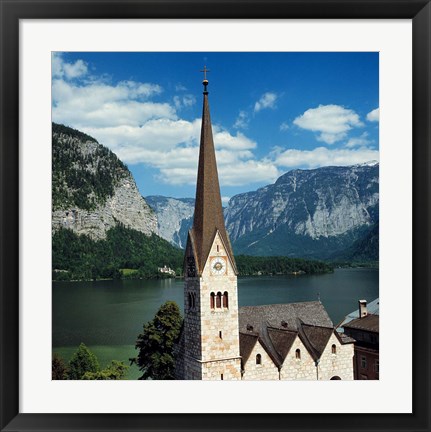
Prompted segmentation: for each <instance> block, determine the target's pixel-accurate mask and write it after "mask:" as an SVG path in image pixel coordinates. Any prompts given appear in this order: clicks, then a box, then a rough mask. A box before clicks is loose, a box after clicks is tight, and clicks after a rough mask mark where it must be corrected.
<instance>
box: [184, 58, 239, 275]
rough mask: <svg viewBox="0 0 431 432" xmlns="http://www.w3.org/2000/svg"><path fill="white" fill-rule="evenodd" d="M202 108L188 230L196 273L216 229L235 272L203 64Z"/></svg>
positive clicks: (207, 251) (199, 269) (199, 270)
mask: <svg viewBox="0 0 431 432" xmlns="http://www.w3.org/2000/svg"><path fill="white" fill-rule="evenodd" d="M201 72H204V80H203V81H202V84H203V86H204V91H203V95H204V97H203V99H204V100H203V110H202V127H201V140H200V149H199V166H198V178H197V185H196V202H195V214H194V221H193V228H192V230H191V233H192V238H193V243H194V249H195V253H196V258H197V261H198V262H197V268H198V272H199V273H200V274H201V273H202V270H203V267H204V266H205V263H206V261H207V259H208V255H209V253H210V249H211V246H212V243H213V241H214V237H215V234H216V232H217V230H218V231H219V233H220V236H221V238H222V239H223V242H224V245H225V249H226V252H227V254H228V256H229V258H230V260H231V263H232V266H233V268H234V270H235V273H236V266H235V260H234V257H233V253H232V248H231V245H230V241H229V237H228V235H227V232H226V227H225V224H224V216H223V207H222V203H221V196H220V186H219V181H218V173H217V162H216V157H215V149H214V141H213V134H212V127H211V118H210V109H209V103H208V89H207V87H208V80H207V77H206V73H207V72H209V71H208V69H207V68H206V66H205V67H204V70H203V71H201Z"/></svg>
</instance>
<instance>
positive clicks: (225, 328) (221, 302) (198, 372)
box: [183, 67, 241, 380]
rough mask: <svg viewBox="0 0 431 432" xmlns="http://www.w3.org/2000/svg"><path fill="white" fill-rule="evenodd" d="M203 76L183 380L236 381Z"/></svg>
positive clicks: (231, 305) (227, 261)
mask: <svg viewBox="0 0 431 432" xmlns="http://www.w3.org/2000/svg"><path fill="white" fill-rule="evenodd" d="M202 72H204V74H205V75H204V80H203V86H204V92H203V112H202V128H201V138H200V149H199V167H198V177H197V186H196V203H195V213H194V222H193V227H192V229H191V230H190V231H189V233H188V238H187V246H186V251H185V259H184V273H185V275H184V276H185V283H184V314H185V317H184V329H183V336H184V357H183V360H184V379H198V380H223V379H225V380H240V379H241V358H240V355H239V328H238V293H237V269H236V264H235V259H234V256H233V253H232V248H231V245H230V241H229V237H228V234H227V232H226V227H225V224H224V217H223V208H222V203H221V197H220V187H219V181H218V174H217V163H216V157H215V150H214V142H213V135H212V128H211V119H210V110H209V103H208V90H207V87H208V80H207V79H206V72H208V70H207V69H206V67H205V68H204V70H203V71H202Z"/></svg>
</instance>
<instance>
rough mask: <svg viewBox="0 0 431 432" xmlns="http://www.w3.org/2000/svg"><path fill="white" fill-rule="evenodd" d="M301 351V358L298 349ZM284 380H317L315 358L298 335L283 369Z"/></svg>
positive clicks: (282, 377) (281, 373) (282, 376)
mask: <svg viewBox="0 0 431 432" xmlns="http://www.w3.org/2000/svg"><path fill="white" fill-rule="evenodd" d="M297 349H299V350H300V352H301V358H300V359H297V358H296V350H297ZM280 376H281V379H282V380H299V381H306V380H317V370H316V365H315V363H314V360H313V358H312V357H311V355H310V353H309V352H308V351H307V348H305V346H304V344H303V343H302V342H301V339H299V337H298V336H297V337H296V339H295V341H294V342H293V345H292V347H291V348H290V351H289V352H288V354H287V356H286V358H285V360H284V362H283V365H282V368H281V371H280Z"/></svg>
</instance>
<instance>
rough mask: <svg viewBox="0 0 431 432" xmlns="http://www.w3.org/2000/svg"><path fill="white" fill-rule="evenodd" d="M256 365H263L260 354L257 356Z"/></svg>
mask: <svg viewBox="0 0 431 432" xmlns="http://www.w3.org/2000/svg"><path fill="white" fill-rule="evenodd" d="M256 364H257V365H260V364H262V356H261V355H260V354H256Z"/></svg>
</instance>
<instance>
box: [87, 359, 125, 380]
mask: <svg viewBox="0 0 431 432" xmlns="http://www.w3.org/2000/svg"><path fill="white" fill-rule="evenodd" d="M128 369H129V366H126V365H125V364H124V363H123V362H120V361H118V360H112V361H111V364H110V365H109V366H108V367H107V368H106V369H103V370H101V371H99V372H85V374H84V375H83V376H82V378H81V379H83V380H121V379H123V378H124V376H125V375H126V372H127V370H128Z"/></svg>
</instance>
